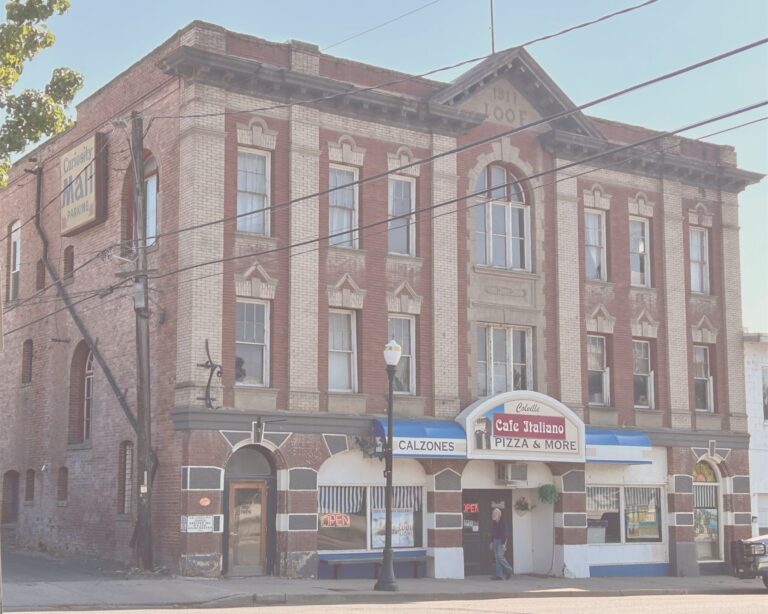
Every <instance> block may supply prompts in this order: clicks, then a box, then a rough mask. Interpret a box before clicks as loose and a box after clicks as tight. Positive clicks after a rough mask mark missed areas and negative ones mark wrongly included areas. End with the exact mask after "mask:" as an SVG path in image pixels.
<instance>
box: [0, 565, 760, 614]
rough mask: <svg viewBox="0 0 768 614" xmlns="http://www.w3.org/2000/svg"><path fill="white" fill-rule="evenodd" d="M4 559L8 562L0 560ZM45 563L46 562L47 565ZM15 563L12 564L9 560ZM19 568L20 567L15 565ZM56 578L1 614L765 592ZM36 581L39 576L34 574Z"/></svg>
mask: <svg viewBox="0 0 768 614" xmlns="http://www.w3.org/2000/svg"><path fill="white" fill-rule="evenodd" d="M30 557H34V559H37V560H39V561H41V563H42V564H41V565H38V566H37V568H38V569H41V568H42V569H45V568H46V567H50V557H44V558H43V557H40V555H32V554H24V555H23V558H24V559H26V560H27V561H28V560H29V558H30ZM4 558H5V557H4ZM45 559H47V561H46V560H45ZM9 563H12V561H9ZM17 568H18V567H17ZM62 571H63V574H62V577H61V578H59V579H54V578H52V577H51V573H50V572H45V573H44V578H43V579H40V578H36V577H30V581H25V579H24V577H23V576H21V577H20V575H19V574H18V573H16V574H14V573H13V572H11V573H10V574H9V575H8V576H7V577H6V579H5V586H4V589H5V590H4V592H5V599H4V601H5V603H4V604H3V605H4V609H5V611H29V610H49V609H70V610H71V609H86V610H89V609H90V610H103V609H111V608H127V607H131V608H138V607H156V608H178V607H187V608H202V607H205V608H217V607H222V608H224V607H243V606H252V605H269V604H289V605H299V604H309V603H313V604H331V603H387V602H404V601H425V600H451V599H494V598H501V597H507V598H508V597H526V598H530V597H579V596H590V597H600V596H619V595H624V596H631V595H684V594H718V595H724V594H753V593H762V592H764V591H765V589H764V588H763V584H762V582H761V581H760V580H737V579H736V578H732V577H729V576H707V577H699V578H665V577H658V578H657V577H653V578H590V579H586V580H571V579H566V578H545V577H537V576H516V577H514V578H513V579H511V580H508V581H504V582H492V581H491V580H490V579H488V578H486V577H479V578H470V579H467V580H458V581H457V580H433V579H429V578H424V579H403V580H399V581H398V584H399V587H400V591H399V592H398V593H379V592H375V591H373V590H372V589H373V584H374V581H373V580H290V579H286V578H272V577H262V578H223V579H202V578H180V577H174V576H158V577H149V578H148V577H144V576H134V577H131V576H128V577H125V575H124V574H120V575H119V576H118V575H117V574H116V572H115V571H109V570H98V571H94V572H93V573H92V575H91V576H88V575H87V574H86V573H84V572H83V571H82V570H78V571H76V572H73V571H72V569H71V567H70V568H69V569H68V570H66V571H64V569H63V568H62ZM32 575H33V576H34V575H39V574H37V573H36V574H32Z"/></svg>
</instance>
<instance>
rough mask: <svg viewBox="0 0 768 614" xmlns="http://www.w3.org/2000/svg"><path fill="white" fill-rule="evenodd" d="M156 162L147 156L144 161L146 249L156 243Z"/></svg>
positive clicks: (153, 158) (152, 157)
mask: <svg viewBox="0 0 768 614" xmlns="http://www.w3.org/2000/svg"><path fill="white" fill-rule="evenodd" d="M157 178H158V174H157V161H156V160H155V157H154V156H149V157H148V158H147V159H146V160H145V161H144V194H145V200H144V216H145V227H144V229H145V235H144V236H145V237H146V239H147V247H149V246H152V245H154V244H155V243H157V191H158V182H157Z"/></svg>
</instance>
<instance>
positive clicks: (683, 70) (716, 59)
mask: <svg viewBox="0 0 768 614" xmlns="http://www.w3.org/2000/svg"><path fill="white" fill-rule="evenodd" d="M766 42H768V38H763V39H760V40H758V41H755V42H753V43H749V44H747V45H743V46H741V47H737V48H736V49H732V50H730V51H726V52H724V53H721V54H719V55H716V56H713V57H710V58H708V59H706V60H702V61H700V62H696V63H694V64H690V65H688V66H685V67H683V68H679V69H677V70H674V71H672V72H668V73H665V74H663V75H660V76H658V77H654V78H652V79H648V80H646V81H643V82H641V83H637V84H635V85H631V86H629V87H626V88H624V89H622V90H619V91H617V92H613V93H611V94H606V95H604V96H600V97H599V98H595V99H594V100H591V101H589V102H587V103H584V104H582V105H579V106H576V107H573V108H571V109H565V110H563V111H559V112H557V113H554V114H552V115H548V116H546V117H542V118H540V119H538V120H536V121H533V122H529V123H527V124H524V125H522V126H518V127H516V128H510V129H508V130H504V131H502V132H497V133H495V134H492V135H490V136H488V137H484V138H482V139H479V140H476V141H472V142H469V143H466V144H464V145H460V146H459V147H455V148H453V149H449V150H446V151H444V152H440V153H437V154H434V155H432V156H428V157H427V158H424V159H422V160H415V161H412V162H409V163H408V164H403V165H401V166H398V167H396V168H393V169H391V170H387V171H383V172H380V173H376V174H374V175H368V176H366V177H363V178H360V179H357V180H355V181H351V182H349V183H345V184H343V185H339V186H336V187H335V188H328V189H325V190H320V191H317V192H313V193H311V194H307V195H304V196H299V197H297V198H293V199H291V200H288V201H285V202H282V203H278V204H275V205H269V206H267V207H263V208H261V209H257V210H255V211H247V212H243V213H238V214H235V215H230V216H225V217H223V218H219V219H217V220H212V221H208V222H202V223H200V224H193V225H191V226H185V227H184V228H177V229H174V230H168V231H165V232H161V233H156V234H155V235H154V236H153V237H147V238H148V239H150V238H151V239H155V240H156V239H159V238H161V237H167V236H173V235H178V234H181V233H183V232H189V231H192V230H199V229H201V228H206V227H208V226H212V225H214V224H222V223H225V222H230V221H233V220H237V219H239V218H242V217H247V216H250V215H256V214H259V213H264V212H266V211H275V210H278V209H283V208H285V207H290V206H291V205H294V204H296V203H299V202H302V201H305V200H309V199H313V198H318V197H320V196H325V195H327V194H330V193H331V192H334V191H336V190H341V189H344V188H347V187H351V186H357V185H362V184H364V183H369V182H371V181H376V180H378V179H383V178H384V177H388V176H389V175H394V174H398V173H401V172H402V171H404V170H407V169H409V168H413V167H416V166H421V165H422V164H427V163H429V162H433V161H434V160H437V159H439V158H443V157H445V156H450V155H454V154H457V153H461V152H463V151H467V150H469V149H473V148H475V147H478V146H480V145H485V144H487V143H490V142H492V141H495V140H497V139H499V138H501V137H504V136H511V135H513V134H517V133H519V132H523V131H525V130H529V129H531V128H534V127H536V126H540V125H542V124H547V123H549V122H552V121H554V120H556V119H560V118H562V117H566V116H568V115H572V114H574V113H577V112H581V111H584V110H585V109H589V108H591V107H594V106H597V105H599V104H601V103H603V102H607V101H609V100H613V99H614V98H619V97H620V96H624V95H626V94H629V93H631V92H635V91H637V90H640V89H643V88H645V87H648V86H650V85H655V84H656V83H660V82H662V81H666V80H668V79H672V78H674V77H678V76H680V75H682V74H685V73H687V72H690V71H692V70H696V69H699V68H702V67H704V66H707V65H709V64H713V63H715V62H719V61H721V60H724V59H726V58H729V57H731V56H733V55H737V54H739V53H744V52H745V51H749V50H750V49H753V48H755V47H758V46H760V45H764V44H765V43H766Z"/></svg>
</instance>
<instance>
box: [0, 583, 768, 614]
mask: <svg viewBox="0 0 768 614" xmlns="http://www.w3.org/2000/svg"><path fill="white" fill-rule="evenodd" d="M765 592H766V591H765V589H764V588H762V587H744V588H727V589H720V590H718V589H701V590H699V589H688V588H679V589H678V588H647V589H617V590H586V589H581V590H579V589H562V590H558V589H541V590H530V591H515V592H509V593H503V592H498V593H496V592H494V593H488V592H482V593H481V592H470V593H430V594H426V593H412V592H402V593H378V592H373V591H370V592H369V591H365V592H359V593H353V592H343V593H336V594H325V593H321V594H318V593H301V594H288V593H251V594H248V593H238V594H235V595H228V596H226V597H221V598H220V599H213V600H210V601H197V602H177V603H141V604H131V605H123V604H56V605H52V606H23V607H14V606H13V605H6V606H5V608H4V610H5V611H6V612H30V611H52V610H86V611H103V610H112V609H115V610H136V609H147V608H153V609H180V608H187V609H226V608H243V607H253V606H270V605H289V606H290V605H312V604H315V605H334V604H364V603H365V604H385V603H406V602H422V601H457V600H492V599H551V598H573V597H648V596H663V595H720V596H723V595H754V594H762V593H765Z"/></svg>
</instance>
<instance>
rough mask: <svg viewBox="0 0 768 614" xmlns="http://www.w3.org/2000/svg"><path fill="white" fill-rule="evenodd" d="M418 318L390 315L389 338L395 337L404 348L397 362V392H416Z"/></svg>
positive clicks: (395, 385)
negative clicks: (416, 333)
mask: <svg viewBox="0 0 768 614" xmlns="http://www.w3.org/2000/svg"><path fill="white" fill-rule="evenodd" d="M415 330H416V320H415V318H413V317H411V316H390V317H389V331H388V334H389V336H388V339H394V340H395V341H397V343H398V345H400V347H401V348H402V354H401V356H400V362H399V363H397V371H396V372H395V381H394V387H395V392H396V393H402V394H416V345H415Z"/></svg>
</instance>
